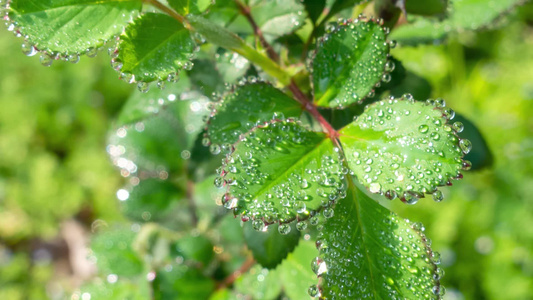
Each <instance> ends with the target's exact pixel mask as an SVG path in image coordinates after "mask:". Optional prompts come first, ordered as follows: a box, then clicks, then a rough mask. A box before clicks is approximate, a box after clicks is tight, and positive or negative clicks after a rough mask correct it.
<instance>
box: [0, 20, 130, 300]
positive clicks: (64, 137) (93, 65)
mask: <svg viewBox="0 0 533 300" xmlns="http://www.w3.org/2000/svg"><path fill="white" fill-rule="evenodd" d="M20 43H21V41H20V40H18V39H16V38H14V37H13V36H12V34H11V33H10V32H8V31H6V30H1V31H0V60H1V61H2V63H0V299H44V298H46V291H47V290H48V296H50V291H51V290H54V288H55V285H54V287H53V288H50V286H48V287H47V286H46V285H45V283H46V282H47V281H49V280H50V279H51V278H52V277H53V276H54V273H57V272H54V265H53V261H52V260H51V259H50V258H47V256H50V255H53V254H51V253H48V252H46V253H48V254H46V255H45V259H40V258H39V255H38V253H39V252H38V251H39V249H41V250H42V248H43V247H41V246H42V245H46V244H50V243H52V244H53V243H56V242H57V241H58V235H59V228H60V224H61V222H62V221H63V220H66V219H69V218H73V217H76V218H77V219H78V220H79V221H80V222H82V223H85V224H87V225H89V227H90V224H91V222H92V221H93V220H95V219H98V218H102V219H106V220H108V221H110V220H114V219H117V218H120V214H119V211H118V204H117V202H116V200H115V192H116V190H117V186H118V185H119V184H120V182H121V179H120V177H119V176H117V173H116V171H115V170H114V168H113V167H112V165H111V164H110V163H109V158H108V156H107V153H106V151H105V142H106V133H107V131H108V129H109V126H110V124H111V122H112V118H113V117H114V116H115V114H116V112H117V111H118V109H119V108H120V107H121V105H122V103H123V101H124V99H125V98H126V97H127V96H128V95H129V93H130V90H131V87H130V86H128V85H127V84H125V83H122V82H120V81H119V80H117V79H116V74H115V73H114V71H113V70H112V69H110V68H109V66H108V60H107V59H106V57H105V55H101V57H99V58H97V59H87V58H84V59H83V60H82V61H81V62H80V63H79V64H78V65H70V64H63V63H58V64H55V65H54V66H53V67H51V68H44V67H42V66H41V65H40V63H39V61H38V59H37V58H36V57H33V58H27V57H25V56H24V55H23V54H22V53H21V51H20ZM44 248H46V247H44ZM45 251H48V250H45ZM36 253H37V255H36ZM52 294H54V292H52Z"/></svg>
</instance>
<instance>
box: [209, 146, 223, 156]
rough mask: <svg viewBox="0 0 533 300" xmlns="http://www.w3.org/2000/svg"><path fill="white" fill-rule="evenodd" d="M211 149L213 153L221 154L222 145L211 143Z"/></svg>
mask: <svg viewBox="0 0 533 300" xmlns="http://www.w3.org/2000/svg"><path fill="white" fill-rule="evenodd" d="M209 151H210V152H211V154H213V155H217V154H219V153H220V151H221V148H220V145H218V144H211V146H209Z"/></svg>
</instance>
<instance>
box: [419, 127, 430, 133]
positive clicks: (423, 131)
mask: <svg viewBox="0 0 533 300" xmlns="http://www.w3.org/2000/svg"><path fill="white" fill-rule="evenodd" d="M418 131H420V133H427V132H428V131H429V126H427V125H420V126H418Z"/></svg>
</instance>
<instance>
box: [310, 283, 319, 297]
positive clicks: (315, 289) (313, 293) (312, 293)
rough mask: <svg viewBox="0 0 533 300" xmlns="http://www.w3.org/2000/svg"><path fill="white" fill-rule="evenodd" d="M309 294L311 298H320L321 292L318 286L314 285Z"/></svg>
mask: <svg viewBox="0 0 533 300" xmlns="http://www.w3.org/2000/svg"><path fill="white" fill-rule="evenodd" d="M307 293H308V294H309V296H311V297H319V296H320V290H319V289H318V287H317V286H316V285H314V284H313V285H312V286H310V287H309V289H308V290H307Z"/></svg>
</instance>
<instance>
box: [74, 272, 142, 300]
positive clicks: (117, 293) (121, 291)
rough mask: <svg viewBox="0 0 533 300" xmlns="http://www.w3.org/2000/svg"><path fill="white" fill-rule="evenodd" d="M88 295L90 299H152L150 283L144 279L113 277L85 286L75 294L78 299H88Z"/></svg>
mask: <svg viewBox="0 0 533 300" xmlns="http://www.w3.org/2000/svg"><path fill="white" fill-rule="evenodd" d="M115 275H116V274H115ZM110 280H111V282H110ZM87 294H88V295H89V296H90V299H109V300H124V299H128V300H146V299H150V287H149V285H148V281H146V280H145V279H144V278H142V277H141V278H136V279H135V280H128V279H125V278H123V277H118V278H117V277H114V276H113V275H111V276H110V277H108V278H106V280H96V281H95V282H93V283H90V284H87V285H84V286H82V287H81V288H80V292H79V293H75V295H78V299H83V298H84V297H86V298H88V297H87V296H85V295H87ZM82 295H83V296H82Z"/></svg>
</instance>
